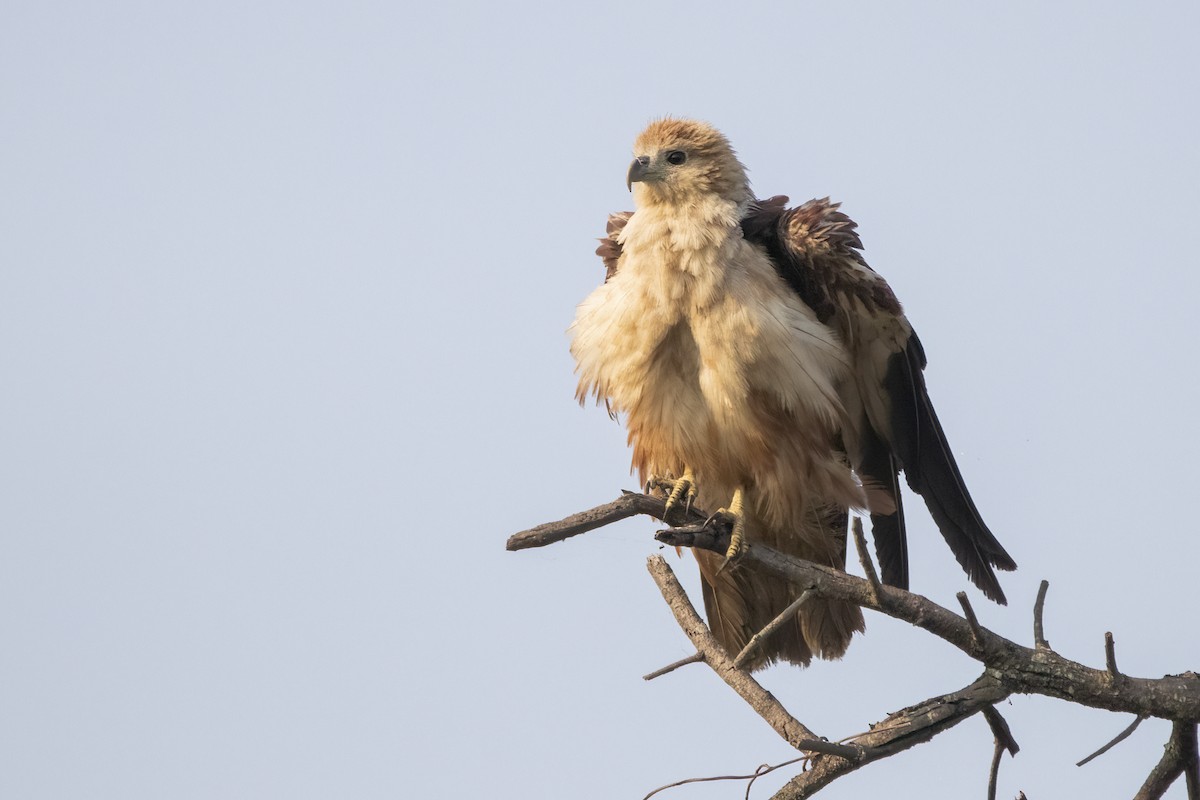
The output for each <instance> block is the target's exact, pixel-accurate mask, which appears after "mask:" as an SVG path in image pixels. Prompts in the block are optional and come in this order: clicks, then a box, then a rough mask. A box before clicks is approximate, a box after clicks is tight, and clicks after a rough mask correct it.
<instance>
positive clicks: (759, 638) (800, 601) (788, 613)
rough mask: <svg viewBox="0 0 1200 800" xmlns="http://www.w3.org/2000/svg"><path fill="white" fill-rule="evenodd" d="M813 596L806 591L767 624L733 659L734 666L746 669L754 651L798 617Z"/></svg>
mask: <svg viewBox="0 0 1200 800" xmlns="http://www.w3.org/2000/svg"><path fill="white" fill-rule="evenodd" d="M812 596H813V591H812V589H805V590H804V591H803V592H801V593H800V596H799V597H797V598H796V600H795V602H793V603H792V604H791V605H789V606H788V607H787V608H785V609H784V610H783V612H782V613H781V614H779V616H777V617H775V619H773V620H771V621H770V622H768V623H767V625H766V627H765V628H763V629H762V630H761V631H759V632H758V633H756V634H754V635H753V636H751V637H750V641H748V642H746V646H745V647H743V648H742V652H740V653H738V654H737V658H735V659H733V663H734V666H737V667H744V666H746V662H747V661H749V660H750V656H752V655H754V651H755V650H757V649H758V648H759V646H760V645H761V644H762V643H763V641H764V640H766V638H767V637H768V636H770V635H771V634H772V633H774V632H775V631H777V630H779V629H780V628H781V627H783V625H784V624H785V623H787V622H790V621H791V620H792V618H793V617H795V616H796V612H797V611H799V610H800V606H802V605H804V604H805V603H806V602H808V600H809V598H811V597H812Z"/></svg>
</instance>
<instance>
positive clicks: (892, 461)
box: [570, 118, 1016, 668]
mask: <svg viewBox="0 0 1200 800" xmlns="http://www.w3.org/2000/svg"><path fill="white" fill-rule="evenodd" d="M634 156H635V157H634V161H633V163H632V164H631V165H630V167H629V173H628V185H629V187H630V189H631V191H632V192H633V196H634V201H635V204H636V207H637V210H636V211H633V212H623V213H618V214H613V215H612V216H611V217H610V218H609V222H608V235H607V238H605V239H601V245H600V248H599V249H598V250H597V253H598V254H599V255H600V256H601V257H602V258H603V260H604V263H605V266H606V267H607V275H606V279H605V281H604V283H603V284H602V285H600V286H599V287H598V288H597V289H596V290H595V291H594V292H592V293H591V294H590V295H589V296H588V297H587V298H586V299H585V300H584V301H583V302H582V303H581V304H580V305H579V308H578V311H577V314H576V317H575V321H574V324H573V325H572V326H571V330H570V334H571V352H572V354H573V355H574V357H575V360H576V365H577V368H576V371H577V373H578V376H579V386H578V391H577V396H578V398H579V400H580V402H581V403H582V402H583V401H584V400H586V399H587V398H588V397H590V396H595V397H596V398H597V399H598V400H602V401H604V403H605V404H606V405H607V406H608V408H609V411H610V413H612V414H614V415H621V416H623V417H624V418H625V422H626V427H627V429H628V434H629V442H630V444H631V446H632V448H633V467H634V468H635V469H636V470H637V471H638V473H639V474H640V476H641V479H642V480H643V481H644V482H647V483H648V484H650V485H654V486H658V487H662V489H663V491H664V493H665V494H666V495H667V502H668V516H670V515H671V514H672V513H673V510H674V509H675V508H676V507H681V506H683V505H685V504H690V503H694V504H695V505H696V506H697V507H699V508H704V509H708V510H710V511H711V510H713V509H720V510H719V511H718V512H717V513H718V514H720V515H723V516H724V517H726V518H727V519H728V521H729V522H731V523H732V536H731V543H730V548H729V553H728V554H727V556H726V558H725V559H722V558H721V557H720V556H719V555H717V554H713V553H709V552H706V551H701V550H697V551H695V554H696V558H697V560H698V561H699V564H700V572H701V577H702V584H703V592H704V604H705V609H706V612H707V614H708V619H709V624H710V625H711V627H712V630H713V633H714V634H715V635H716V636H717V638H718V640H719V641H720V642H721V643H722V644H723V645H724V646H725V648H726V649H727V650H729V651H730V652H733V653H737V652H739V651H740V650H741V648H742V647H743V646H744V645H745V644H746V643H747V641H749V639H750V637H751V636H753V635H754V634H755V633H757V632H758V631H759V630H761V629H762V628H763V627H765V626H766V625H767V623H769V622H770V621H771V620H772V619H774V617H775V616H776V615H778V614H779V613H781V612H782V611H783V610H784V609H785V608H787V607H788V606H789V605H790V604H791V603H792V602H793V601H794V600H795V599H796V598H797V597H798V596H799V590H798V589H797V588H796V587H795V586H793V585H791V584H789V583H788V582H786V581H783V580H782V579H779V578H776V577H774V576H771V575H765V574H761V573H757V572H755V571H754V570H753V569H751V568H749V567H745V566H741V565H738V564H737V560H736V556H737V555H738V553H739V552H740V551H741V550H742V549H743V548H744V542H745V541H752V542H762V543H765V544H767V545H770V546H771V547H774V548H777V549H779V550H782V551H784V552H787V553H790V554H792V555H795V556H798V557H800V558H804V559H807V560H809V561H813V562H816V563H819V564H824V565H827V566H830V567H835V568H837V569H843V568H844V567H845V562H846V528H847V522H848V518H849V512H850V510H852V509H853V510H862V511H865V512H869V513H870V516H871V522H872V531H873V537H874V540H875V548H876V553H877V554H878V558H879V562H880V569H881V572H882V578H883V580H884V581H885V582H887V583H889V584H891V585H893V586H899V587H902V588H907V587H908V546H907V539H906V537H907V534H906V530H905V524H904V514H903V509H902V507H901V499H900V484H899V474H900V472H903V473H904V476H905V478H906V479H907V481H908V484H909V486H910V487H911V488H912V489H913V490H914V491H915V492H916V493H917V494H919V495H921V496H922V498H924V500H925V503H926V505H927V506H928V507H929V511H930V513H931V514H932V516H933V519H934V521H935V522H936V523H937V526H938V528H939V530H940V531H941V533H942V536H943V537H944V538H945V540H946V543H947V544H949V546H950V549H951V550H952V551H953V553H954V555H955V557H956V558H957V559H958V562H959V564H961V565H962V567H963V569H964V570H965V571H966V573H967V575H968V576H969V577H970V579H971V581H972V582H974V583H975V585H976V586H978V587H979V588H980V589H981V590H982V591H983V593H984V594H985V595H986V596H987V597H989V598H991V599H992V600H995V601H997V602H999V603H1004V602H1005V598H1004V593H1003V591H1002V590H1001V588H1000V584H999V582H998V581H997V579H996V573H995V571H994V570H995V569H1001V570H1011V569H1015V568H1016V564H1015V563H1014V562H1013V560H1012V558H1011V557H1009V555H1008V553H1007V552H1005V550H1004V548H1003V547H1002V546H1001V545H1000V543H999V542H998V541H997V540H996V538H995V537H994V536H993V535H992V533H991V531H989V530H988V528H987V526H986V525H985V524H984V522H983V519H982V518H981V517H980V514H979V512H978V511H977V510H976V508H975V503H974V502H973V501H972V500H971V496H970V495H969V494H968V493H967V488H966V485H965V484H964V482H963V479H962V475H961V474H960V472H959V469H958V466H957V465H956V464H955V461H954V456H953V454H952V453H951V450H950V446H949V444H948V443H947V442H946V436H945V434H944V432H943V431H942V426H941V424H940V423H939V422H938V418H937V415H936V414H935V413H934V410H933V406H932V405H931V404H930V401H929V396H928V394H927V393H926V389H925V379H924V376H923V373H922V370H923V369H924V367H925V352H924V350H923V349H922V347H921V343H920V341H919V340H918V339H917V336H916V334H915V333H914V332H913V329H912V326H911V325H909V322H908V319H907V318H906V317H905V316H904V312H903V311H902V309H901V307H900V303H899V302H897V300H896V297H895V295H894V294H893V293H892V290H891V289H890V287H889V286H888V285H887V283H886V282H884V280H883V278H881V277H880V276H879V275H877V274H876V273H875V272H874V271H873V270H872V269H871V268H870V267H868V266H867V263H866V261H864V260H863V257H862V255H861V252H860V251H861V249H862V242H861V240H860V239H859V237H858V234H857V233H856V232H855V227H856V226H855V223H854V222H853V221H851V220H850V218H849V217H847V216H846V215H845V214H843V213H842V212H841V211H839V210H838V204H836V203H831V202H830V201H829V200H828V198H826V199H823V200H810V201H809V202H807V203H804V204H803V205H800V206H797V207H795V208H788V207H787V200H788V199H787V198H786V197H782V196H779V197H772V198H770V199H768V200H757V199H755V197H754V195H753V193H752V192H751V190H750V184H749V181H748V180H747V178H746V170H745V168H744V167H743V166H742V164H741V163H740V162H739V161H738V159H737V156H736V155H735V153H734V151H733V149H732V147H731V146H730V144H729V141H728V140H727V139H726V138H725V136H724V135H722V134H721V133H720V132H719V131H717V130H716V129H715V128H713V127H712V126H710V125H708V124H706V123H702V122H696V121H692V120H686V119H673V118H666V119H660V120H657V121H655V122H653V123H651V124H650V126H649V127H647V128H646V130H644V131H643V132H642V133H641V135H639V136H638V138H637V140H636V142H635V144H634ZM727 565H729V568H725V567H726V566H727ZM862 630H863V619H862V612H861V610H860V609H859V608H858V607H857V606H855V605H853V604H850V603H845V602H841V601H827V600H810V601H808V602H806V603H804V604H803V605H802V606H801V607H800V610H799V612H798V613H797V615H796V618H795V619H794V620H792V621H791V622H789V623H788V624H785V625H784V626H783V627H781V628H779V629H778V630H777V631H776V632H775V633H773V634H772V635H771V637H770V639H768V641H767V642H766V643H765V644H764V646H763V647H761V648H760V649H759V651H758V655H757V657H756V659H755V660H754V661H752V662H751V664H750V666H751V668H759V667H762V666H765V665H766V664H768V663H771V662H774V661H776V660H784V661H788V662H791V663H795V664H799V665H805V664H808V663H809V661H810V660H811V658H812V656H813V655H814V654H815V655H818V656H820V657H822V658H839V657H841V656H842V654H843V653H845V651H846V647H847V646H848V644H849V642H850V638H851V637H852V636H853V634H854V633H855V632H857V631H862Z"/></svg>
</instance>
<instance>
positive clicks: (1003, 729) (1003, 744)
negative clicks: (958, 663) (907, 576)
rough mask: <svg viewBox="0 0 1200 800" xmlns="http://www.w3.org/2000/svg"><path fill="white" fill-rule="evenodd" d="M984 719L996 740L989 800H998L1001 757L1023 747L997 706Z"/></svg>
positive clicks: (990, 775) (1012, 753) (989, 776)
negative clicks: (997, 788)
mask: <svg viewBox="0 0 1200 800" xmlns="http://www.w3.org/2000/svg"><path fill="white" fill-rule="evenodd" d="M960 594H961V592H960ZM983 718H984V719H985V720H987V724H988V727H989V728H991V729H992V736H994V737H995V739H996V749H995V752H993V753H992V768H991V770H990V771H989V772H988V800H996V781H997V780H998V778H999V776H1000V757H1001V756H1003V755H1004V751H1005V750H1007V751H1008V753H1009V755H1013V756H1015V755H1016V754H1017V752H1018V751H1020V749H1021V746H1020V745H1019V744H1017V740H1016V739H1014V738H1013V735H1012V729H1011V728H1009V727H1008V722H1006V721H1005V719H1004V717H1003V716H1002V715H1001V714H1000V712H999V711H997V710H996V707H995V706H988V707H987V708H984V709H983Z"/></svg>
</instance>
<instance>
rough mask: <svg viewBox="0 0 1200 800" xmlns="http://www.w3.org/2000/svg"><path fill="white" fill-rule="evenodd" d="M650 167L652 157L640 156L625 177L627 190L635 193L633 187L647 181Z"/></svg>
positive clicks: (630, 166)
mask: <svg viewBox="0 0 1200 800" xmlns="http://www.w3.org/2000/svg"><path fill="white" fill-rule="evenodd" d="M648 166H650V156H638V157H637V158H635V159H634V160H633V163H632V164H630V165H629V174H628V175H626V176H625V188H627V189H628V190H629V191H631V192H632V191H633V185H634V184H635V183H637V182H638V181H641V180H645V177H646V168H647V167H648Z"/></svg>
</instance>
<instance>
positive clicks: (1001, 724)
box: [983, 706, 1021, 756]
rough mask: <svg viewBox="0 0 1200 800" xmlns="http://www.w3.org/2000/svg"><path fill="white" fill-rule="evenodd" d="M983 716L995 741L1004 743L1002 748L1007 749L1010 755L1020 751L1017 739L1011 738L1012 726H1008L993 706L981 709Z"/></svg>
mask: <svg viewBox="0 0 1200 800" xmlns="http://www.w3.org/2000/svg"><path fill="white" fill-rule="evenodd" d="M983 718H984V719H985V720H987V724H988V727H989V728H991V729H992V736H994V737H996V741H998V742H999V743H1000V744H1002V745H1004V749H1005V750H1007V751H1008V754H1009V755H1010V756H1015V755H1016V754H1017V753H1019V752H1021V745H1019V744H1017V740H1016V739H1015V738H1013V735H1012V728H1010V727H1008V722H1007V721H1006V720H1005V719H1004V717H1003V716H1001V714H1000V712H999V711H997V710H996V707H995V706H988V707H987V708H985V709H983Z"/></svg>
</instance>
